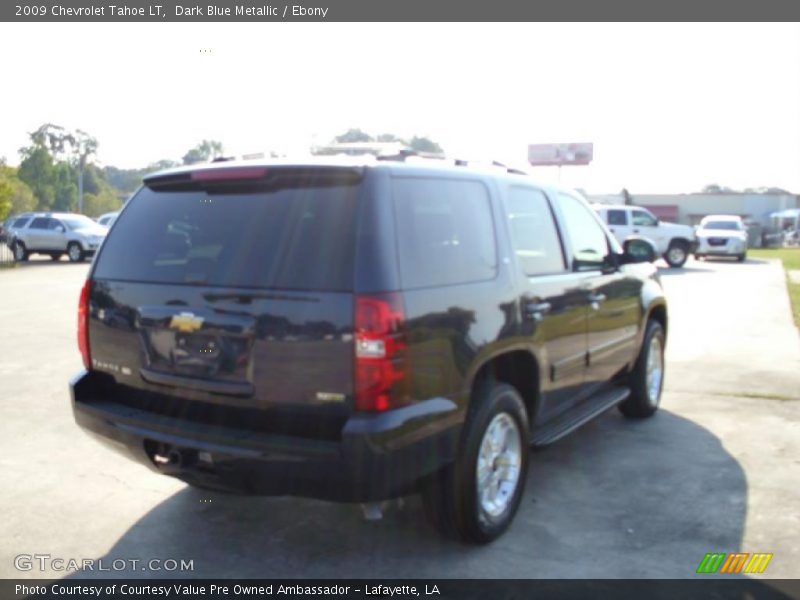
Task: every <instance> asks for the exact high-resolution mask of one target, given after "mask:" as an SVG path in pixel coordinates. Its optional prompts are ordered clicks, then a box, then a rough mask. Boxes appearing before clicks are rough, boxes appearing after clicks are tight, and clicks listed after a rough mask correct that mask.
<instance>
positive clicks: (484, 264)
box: [393, 178, 497, 288]
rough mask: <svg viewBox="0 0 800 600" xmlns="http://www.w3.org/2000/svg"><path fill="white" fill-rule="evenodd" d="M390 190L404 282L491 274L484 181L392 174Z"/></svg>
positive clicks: (416, 283) (489, 276) (491, 251)
mask: <svg viewBox="0 0 800 600" xmlns="http://www.w3.org/2000/svg"><path fill="white" fill-rule="evenodd" d="M393 196H394V206H395V215H396V218H397V229H398V246H399V257H400V276H401V278H402V281H403V286H404V287H406V288H415V287H425V286H433V285H448V284H453V283H467V282H471V281H481V280H487V279H492V278H494V276H495V270H496V265H497V256H496V252H495V239H494V228H493V224H492V213H491V208H490V205H489V194H488V192H487V190H486V188H485V187H484V186H483V184H481V183H479V182H475V181H461V180H452V179H423V178H420V179H417V178H397V179H395V180H394V183H393Z"/></svg>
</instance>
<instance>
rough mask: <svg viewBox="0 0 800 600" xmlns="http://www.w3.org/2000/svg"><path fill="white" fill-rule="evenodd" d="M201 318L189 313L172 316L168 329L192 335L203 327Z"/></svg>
mask: <svg viewBox="0 0 800 600" xmlns="http://www.w3.org/2000/svg"><path fill="white" fill-rule="evenodd" d="M203 321H205V319H203V317H196V316H194V315H193V314H192V313H190V312H182V313H179V314H177V315H173V317H172V319H171V320H170V322H169V328H170V329H177V330H178V331H181V332H183V333H193V332H195V331H197V330H198V329H200V328H201V327H202V326H203Z"/></svg>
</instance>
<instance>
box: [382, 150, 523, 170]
mask: <svg viewBox="0 0 800 600" xmlns="http://www.w3.org/2000/svg"><path fill="white" fill-rule="evenodd" d="M409 158H422V159H431V160H452V161H453V164H454V165H455V166H457V167H469V166H470V165H485V164H488V165H489V166H492V167H497V168H500V169H504V170H505V171H506V172H507V173H511V174H513V175H528V174H529V173H528V172H527V171H523V170H522V169H517V168H515V167H509V166H508V165H506V164H503V163H501V162H499V161H496V160H493V161H491V162H488V163H487V162H484V161H474V160H473V161H470V160H467V159H464V158H450V157H449V156H446V155H444V154H442V153H438V152H419V151H417V150H414V149H412V148H407V149H403V150H401V151H400V152H398V153H396V154H384V155H379V156H377V157H376V159H377V160H387V161H399V162H405V161H406V160H407V159H409Z"/></svg>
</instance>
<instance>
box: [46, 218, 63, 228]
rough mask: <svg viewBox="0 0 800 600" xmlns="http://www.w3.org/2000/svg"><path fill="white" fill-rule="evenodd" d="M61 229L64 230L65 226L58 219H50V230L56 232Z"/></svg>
mask: <svg viewBox="0 0 800 600" xmlns="http://www.w3.org/2000/svg"><path fill="white" fill-rule="evenodd" d="M59 228H62V229H63V228H64V225H63V224H62V223H61V221H59V220H58V219H50V224H49V229H50V230H56V229H59Z"/></svg>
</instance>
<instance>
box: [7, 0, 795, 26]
mask: <svg viewBox="0 0 800 600" xmlns="http://www.w3.org/2000/svg"><path fill="white" fill-rule="evenodd" d="M797 20H800V3H798V2H787V1H786V0H759V1H758V2H756V1H754V0H750V1H744V2H723V1H722V0H660V1H653V0H649V1H648V0H570V1H569V2H563V1H559V0H469V1H466V0H307V1H306V0H211V1H197V2H194V1H190V0H187V1H184V0H179V1H176V0H40V1H37V0H9V1H4V2H0V21H12V22H13V21H17V22H23V21H27V22H37V21H38V22H60V21H63V22H75V21H84V22H93V21H96V22H137V21H141V22H212V21H219V22H226V21H227V22H305V21H308V22H312V21H331V22H337V21H347V22H362V21H363V22H376V21H398V22H403V21H418V22H479V21H484V22H504V21H601V22H610V21H707V22H718V21H762V22H766V21H797Z"/></svg>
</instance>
